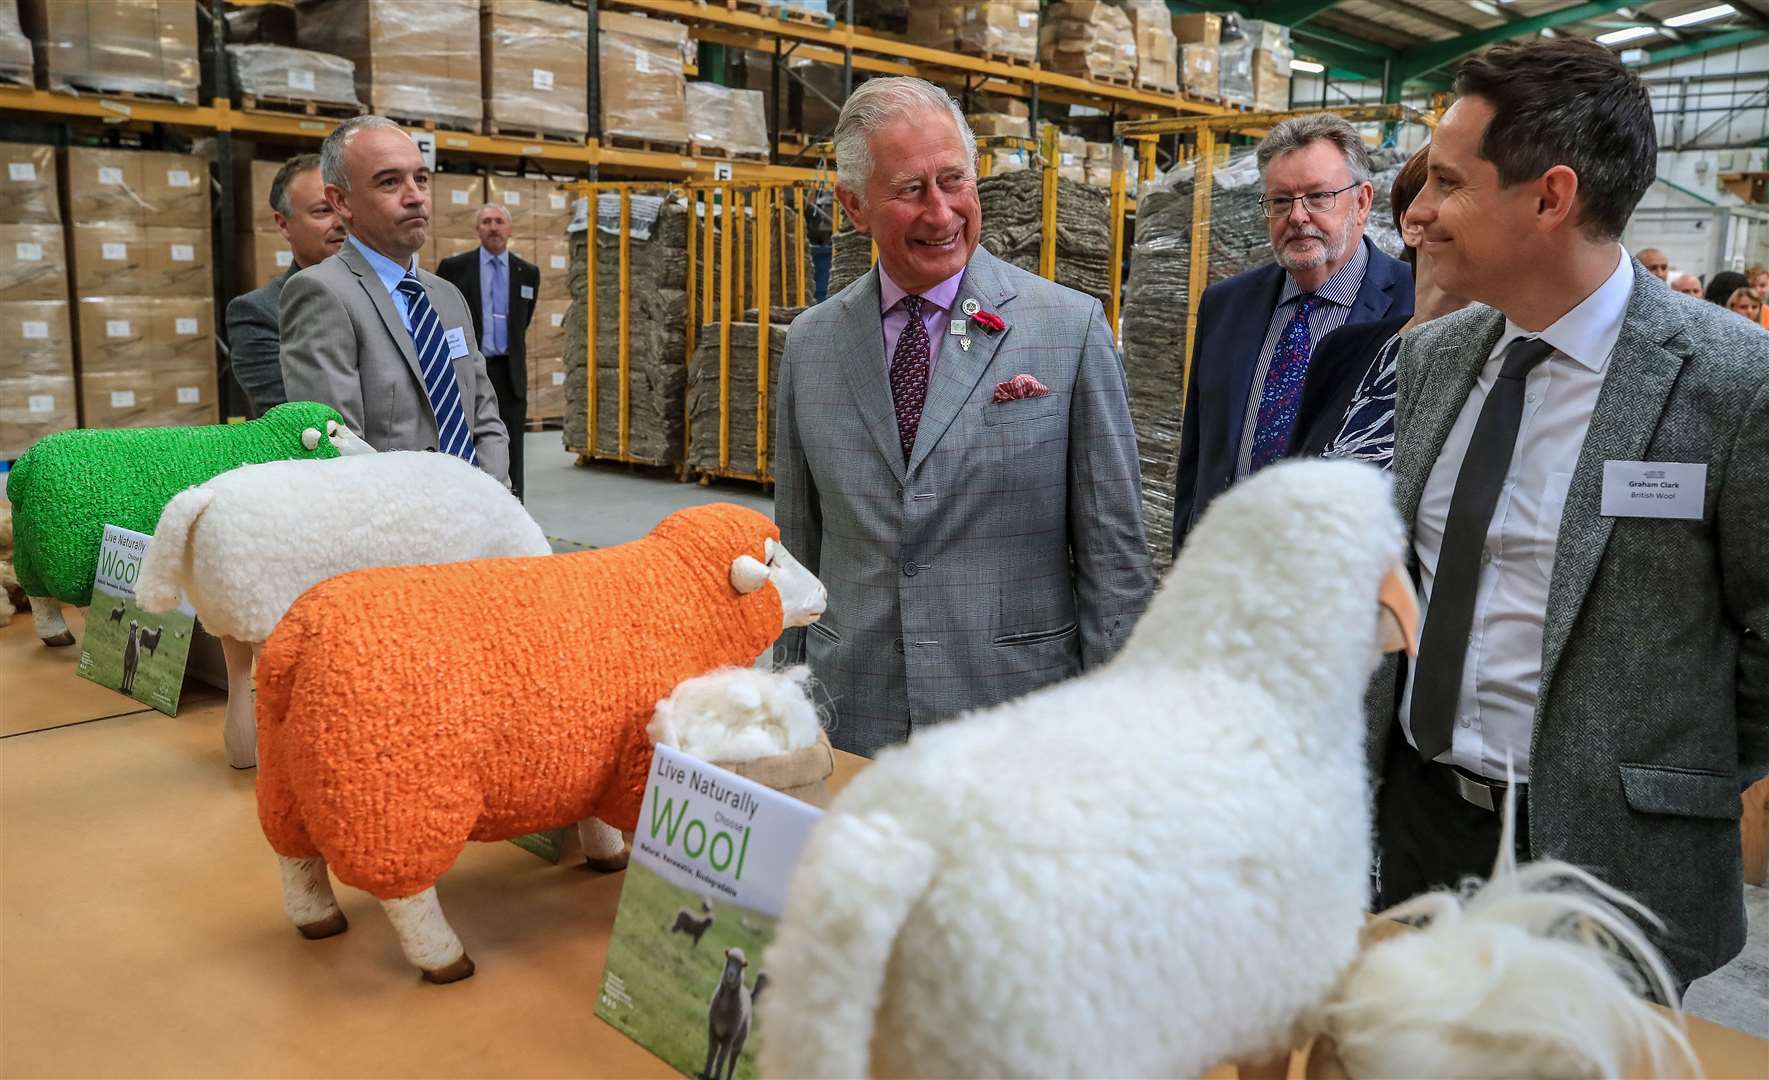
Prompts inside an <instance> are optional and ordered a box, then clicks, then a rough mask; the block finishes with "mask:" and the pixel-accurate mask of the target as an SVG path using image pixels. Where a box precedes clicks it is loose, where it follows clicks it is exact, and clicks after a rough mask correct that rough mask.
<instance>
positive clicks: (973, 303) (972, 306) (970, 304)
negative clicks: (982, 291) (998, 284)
mask: <svg viewBox="0 0 1769 1080" xmlns="http://www.w3.org/2000/svg"><path fill="white" fill-rule="evenodd" d="M958 307H959V310H961V311H963V312H964V313H965V314H966V315H975V314H976V313H977V312H979V311H981V310H982V309H983V305H982V304H979V303H977V298H976V297H974V296H972V297H970V298H968V299H966V300H965V302H964V303H962V304H960V305H958Z"/></svg>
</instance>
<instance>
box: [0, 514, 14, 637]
mask: <svg viewBox="0 0 1769 1080" xmlns="http://www.w3.org/2000/svg"><path fill="white" fill-rule="evenodd" d="M16 588H18V575H17V574H15V573H13V572H12V507H10V506H6V505H4V504H0V626H7V625H9V624H10V623H11V622H12V615H13V612H15V611H17V610H18V609H17V608H15V607H13V606H12V590H14V589H16Z"/></svg>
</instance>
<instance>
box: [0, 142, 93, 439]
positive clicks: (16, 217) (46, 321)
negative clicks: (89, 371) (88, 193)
mask: <svg viewBox="0 0 1769 1080" xmlns="http://www.w3.org/2000/svg"><path fill="white" fill-rule="evenodd" d="M59 203H60V200H59V197H58V195H57V187H56V168H55V148H54V147H52V146H32V145H28V144H25V143H0V355H4V356H5V357H6V361H5V363H4V364H3V365H0V460H4V461H11V460H12V459H14V458H16V457H18V456H19V455H20V454H22V453H24V452H25V451H26V450H27V449H29V448H30V446H31V444H32V443H34V442H36V441H37V440H38V439H40V438H42V437H43V436H45V435H48V434H50V433H51V432H56V431H62V430H65V429H67V428H71V427H74V426H75V425H76V424H77V423H78V422H79V413H78V407H77V405H76V401H75V393H74V348H73V340H74V338H73V331H72V327H71V325H70V320H69V318H68V260H67V251H66V247H65V245H64V243H63V240H62V236H63V233H62V228H61V209H60V205H59Z"/></svg>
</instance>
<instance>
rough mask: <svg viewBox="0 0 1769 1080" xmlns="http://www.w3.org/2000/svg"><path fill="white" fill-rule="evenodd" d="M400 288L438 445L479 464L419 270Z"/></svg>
mask: <svg viewBox="0 0 1769 1080" xmlns="http://www.w3.org/2000/svg"><path fill="white" fill-rule="evenodd" d="M399 291H400V292H402V293H404V294H405V300H406V307H407V309H408V311H407V313H406V314H407V317H406V326H407V328H408V329H409V330H410V331H411V335H412V344H413V345H414V346H416V348H417V350H418V370H419V371H422V372H423V373H424V392H425V393H426V394H428V395H429V396H430V408H431V410H432V411H433V412H435V414H436V445H437V446H438V447H440V448H441V449H442V452H443V453H445V454H453V455H454V456H455V457H458V458H464V459H465V460H466V461H467V462H468V463H469V464H472V465H477V464H479V454H478V453H477V452H476V451H475V450H474V449H473V429H472V428H471V427H470V426H468V424H467V413H466V411H465V410H463V409H462V408H461V388H460V385H459V383H458V382H457V381H456V379H455V366H454V363H453V362H452V361H450V360H449V358H448V340H447V339H446V338H445V337H444V336H443V333H442V320H440V319H438V318H437V317H436V309H435V308H432V307H431V306H430V297H429V296H428V295H427V294H426V293H425V292H424V286H423V285H422V284H421V283H420V282H419V281H418V276H417V275H416V274H411V273H408V274H406V275H405V277H404V278H402V279H400V282H399Z"/></svg>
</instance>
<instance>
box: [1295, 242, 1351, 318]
mask: <svg viewBox="0 0 1769 1080" xmlns="http://www.w3.org/2000/svg"><path fill="white" fill-rule="evenodd" d="M1368 244H1369V238H1368V237H1363V238H1360V239H1359V240H1358V242H1357V250H1356V251H1354V252H1352V253H1351V258H1349V259H1347V260H1345V265H1344V266H1341V267H1340V268H1339V269H1337V270H1335V271H1333V276H1332V277H1330V278H1328V279H1327V282H1326V284H1324V285H1322V286H1321V287H1320V288H1318V289H1316V290H1315V291H1314V294H1315V296H1316V297H1318V298H1319V299H1322V300H1325V301H1327V302H1328V303H1330V304H1338V305H1339V306H1340V307H1350V306H1351V305H1353V304H1355V303H1357V291H1358V290H1359V289H1361V288H1363V285H1364V269H1365V268H1366V267H1368V266H1369V265H1370V249H1369V247H1368V246H1367V245H1368ZM1301 295H1302V286H1300V285H1298V284H1296V279H1295V278H1293V277H1291V276H1290V275H1289V274H1288V273H1285V274H1284V291H1283V293H1282V294H1280V295H1279V296H1278V305H1279V306H1280V307H1281V306H1283V305H1284V304H1287V303H1289V302H1290V301H1292V300H1294V299H1296V298H1297V297H1298V296H1301Z"/></svg>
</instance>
